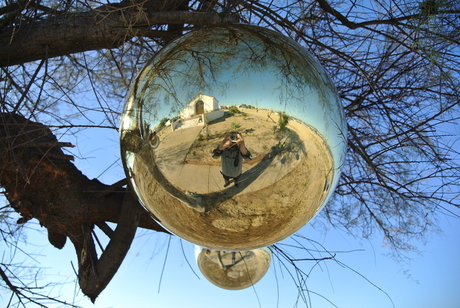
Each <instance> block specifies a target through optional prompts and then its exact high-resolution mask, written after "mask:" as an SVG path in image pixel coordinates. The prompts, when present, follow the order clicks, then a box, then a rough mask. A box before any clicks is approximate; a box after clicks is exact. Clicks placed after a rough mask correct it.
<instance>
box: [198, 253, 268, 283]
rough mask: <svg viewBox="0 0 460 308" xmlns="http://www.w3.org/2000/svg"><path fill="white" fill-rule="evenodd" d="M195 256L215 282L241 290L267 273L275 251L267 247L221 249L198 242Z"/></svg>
mask: <svg viewBox="0 0 460 308" xmlns="http://www.w3.org/2000/svg"><path fill="white" fill-rule="evenodd" d="M195 259H196V263H197V264H198V268H199V269H200V271H201V273H202V274H203V276H205V277H206V279H208V280H209V281H210V282H211V283H213V284H214V285H216V286H218V287H220V288H222V289H227V290H242V289H245V288H248V287H250V286H253V285H255V284H256V283H257V282H259V280H260V279H262V278H263V277H264V276H265V274H266V273H267V271H268V268H269V267H270V264H271V260H272V252H271V251H270V249H268V248H267V247H264V248H259V249H254V250H246V251H221V250H213V249H208V248H203V247H199V246H195Z"/></svg>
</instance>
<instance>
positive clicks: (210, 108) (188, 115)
mask: <svg viewBox="0 0 460 308" xmlns="http://www.w3.org/2000/svg"><path fill="white" fill-rule="evenodd" d="M223 116H224V111H223V110H220V109H219V101H218V100H217V99H216V98H215V97H214V96H210V95H206V94H201V93H200V94H197V95H196V96H195V97H194V98H192V99H191V100H190V101H189V102H188V103H187V107H185V108H184V109H182V110H181V112H180V118H179V119H177V120H176V121H174V122H173V123H172V124H171V128H172V130H173V131H176V130H178V129H184V128H188V127H194V126H204V125H205V124H207V123H208V122H210V121H213V120H216V119H218V118H221V117H223Z"/></svg>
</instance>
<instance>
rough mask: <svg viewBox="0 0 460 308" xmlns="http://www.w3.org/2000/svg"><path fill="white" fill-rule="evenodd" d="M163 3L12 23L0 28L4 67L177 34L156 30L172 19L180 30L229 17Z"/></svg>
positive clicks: (112, 6) (0, 56)
mask: <svg viewBox="0 0 460 308" xmlns="http://www.w3.org/2000/svg"><path fill="white" fill-rule="evenodd" d="M160 2H164V1H146V2H143V3H141V4H133V3H131V2H130V3H118V4H109V5H104V6H101V7H99V8H96V9H92V10H90V11H86V12H83V13H78V14H77V13H75V14H64V15H57V16H54V15H49V16H48V17H47V18H45V19H38V20H34V21H32V22H30V23H27V24H25V25H20V26H16V25H14V24H13V25H10V26H8V27H5V28H3V29H2V30H1V31H0V66H1V67H4V66H10V65H16V64H22V63H26V62H30V61H34V60H39V59H47V58H53V57H57V56H63V55H68V54H72V53H77V52H83V51H89V50H100V49H106V48H107V49H109V48H115V47H118V46H120V45H121V44H123V43H124V42H126V41H128V40H130V39H131V38H133V37H135V36H148V37H157V38H160V39H165V40H168V38H170V37H171V36H173V33H172V32H171V31H159V30H152V27H153V26H155V25H164V24H168V25H179V28H178V29H181V27H180V25H182V24H184V23H186V24H194V25H195V26H199V25H205V24H206V25H211V24H220V23H224V22H226V21H228V18H230V17H225V18H224V17H222V16H220V15H218V14H216V13H212V12H190V11H181V10H179V11H174V10H173V9H175V8H176V6H178V5H181V3H176V5H175V6H172V5H171V4H170V3H168V4H167V5H166V4H164V5H160ZM172 2H175V1H172ZM176 2H177V1H176ZM128 4H129V5H128ZM165 9H172V10H171V11H166V10H165ZM232 21H233V22H235V20H232ZM172 28H177V27H172ZM169 30H171V27H170V29H169ZM56 38H59V39H58V40H57V39H56Z"/></svg>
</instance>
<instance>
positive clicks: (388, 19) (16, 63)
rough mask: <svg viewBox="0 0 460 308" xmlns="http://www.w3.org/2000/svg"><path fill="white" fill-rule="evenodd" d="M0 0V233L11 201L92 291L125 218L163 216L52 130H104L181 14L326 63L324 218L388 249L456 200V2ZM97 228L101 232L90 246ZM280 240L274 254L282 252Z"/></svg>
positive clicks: (127, 223) (111, 262)
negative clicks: (84, 166)
mask: <svg viewBox="0 0 460 308" xmlns="http://www.w3.org/2000/svg"><path fill="white" fill-rule="evenodd" d="M1 3H2V4H1V7H0V66H1V73H0V84H1V87H0V102H1V108H2V109H1V113H0V156H1V160H0V162H1V163H0V184H1V187H2V189H3V190H2V194H3V195H4V196H5V198H6V199H5V200H7V203H8V204H9V205H10V206H9V207H4V208H2V216H1V217H2V226H1V230H2V235H3V238H4V241H6V239H7V238H8V237H9V236H12V234H14V233H15V232H16V231H15V230H16V227H15V226H14V224H12V223H11V217H14V216H15V215H17V214H15V213H14V212H13V211H12V210H14V211H15V212H17V213H19V214H20V215H21V218H20V219H19V220H18V222H19V223H25V222H27V221H28V220H31V219H36V220H38V221H39V222H40V224H41V225H42V226H43V227H44V228H46V230H47V231H48V238H49V241H50V243H51V244H52V245H54V246H55V247H57V248H61V247H62V246H63V245H64V244H65V242H66V239H67V238H68V239H69V240H70V241H71V242H72V243H73V245H74V246H75V249H76V254H77V256H78V278H79V283H80V287H81V289H82V290H83V292H84V293H85V294H86V295H87V296H88V297H90V298H91V299H92V300H93V301H94V300H95V298H96V297H97V296H98V295H99V294H100V292H102V290H103V289H104V287H105V286H106V285H107V283H108V282H109V281H110V279H111V278H112V277H113V275H114V274H115V272H116V270H117V268H118V266H119V265H120V264H121V262H122V260H123V257H124V255H125V253H126V251H127V250H128V249H129V246H130V244H131V242H132V238H133V234H134V231H135V230H136V228H138V227H141V228H147V229H151V230H156V231H159V232H164V230H163V229H162V228H161V227H160V226H158V225H157V224H156V223H155V222H154V221H153V220H151V219H150V217H149V216H148V214H147V213H145V212H144V211H143V209H142V208H141V207H140V205H139V204H137V201H135V199H134V197H133V194H132V193H130V192H129V190H128V189H126V186H125V185H126V181H125V180H123V179H121V180H120V182H118V183H115V184H112V183H107V184H104V183H101V182H100V181H98V180H97V179H93V180H91V179H89V178H87V177H86V176H85V175H84V174H83V173H82V172H80V171H79V170H78V169H77V168H76V167H75V165H74V164H73V159H75V155H76V154H73V152H70V151H69V150H63V148H64V149H65V148H69V147H70V146H71V144H69V143H67V142H65V140H66V139H68V138H70V137H71V136H74V135H75V136H78V134H79V133H80V132H81V131H82V130H90V129H95V130H116V129H117V126H118V121H119V119H118V115H119V113H120V112H121V105H122V104H123V103H124V97H125V96H126V94H127V90H128V86H129V85H130V84H131V82H132V81H133V80H134V78H135V75H136V72H137V70H138V69H140V68H141V67H142V66H143V65H144V64H145V63H146V61H148V59H149V58H150V57H151V56H152V55H154V54H155V53H156V52H158V50H160V49H161V48H162V47H163V46H164V45H165V44H167V43H168V42H170V41H171V40H173V39H175V38H177V37H179V36H180V35H182V34H183V33H185V32H187V31H189V30H191V29H193V28H197V27H204V26H212V25H217V24H218V25H222V24H225V23H234V22H241V23H248V24H256V25H259V26H262V27H267V28H270V29H273V30H275V31H278V32H280V33H283V34H284V35H286V36H289V37H290V38H292V39H293V40H294V41H296V42H298V43H299V44H301V45H302V46H304V47H305V48H306V49H308V50H309V51H311V52H312V53H313V54H314V55H315V56H316V57H317V58H318V60H319V61H320V62H321V64H322V65H323V66H324V67H325V69H326V70H327V71H328V73H329V74H330V76H331V77H332V79H333V81H334V83H335V85H336V87H337V89H338V92H339V94H340V96H341V99H342V102H343V105H344V108H345V112H346V117H347V122H348V135H347V139H348V147H349V151H348V156H347V161H346V164H345V166H344V169H343V174H342V177H341V179H340V182H339V186H338V189H337V190H336V193H335V195H334V198H333V200H331V201H330V202H329V204H328V205H327V207H326V208H325V209H324V210H323V212H322V215H323V218H324V220H322V222H324V224H331V225H333V226H336V227H343V228H345V229H346V230H348V231H349V232H351V233H354V234H356V235H357V236H360V237H370V236H372V235H374V234H380V233H383V234H384V235H385V241H386V242H387V243H388V244H389V245H391V246H392V248H393V249H394V251H395V253H396V254H397V255H399V254H400V253H403V252H404V251H405V250H411V249H415V248H414V247H412V246H410V243H412V242H413V240H414V239H418V240H423V239H425V238H426V237H427V236H428V235H429V234H430V233H432V232H434V231H438V228H437V224H436V217H437V215H438V214H439V213H440V211H450V212H455V211H457V208H458V207H459V201H458V200H459V198H458V191H459V190H460V187H459V186H460V178H459V174H460V168H459V166H458V163H457V162H458V154H459V153H458V152H456V150H455V149H454V148H453V142H454V139H453V138H452V136H450V135H449V133H448V130H449V128H450V127H451V126H452V125H454V124H455V123H456V122H457V121H458V119H459V116H458V114H459V104H458V101H459V81H458V80H459V67H460V66H459V65H458V63H459V60H460V59H459V51H460V50H459V43H458V42H460V37H459V28H460V21H459V18H460V5H459V3H458V2H456V1H450V0H447V1H444V0H424V1H413V0H398V1H393V2H378V1H368V2H363V3H357V2H346V1H341V0H331V1H326V0H316V1H296V0H292V1H289V0H286V1H253V0H248V1H243V0H234V1H207V0H203V1H198V0H197V1H184V0H175V1H165V0H148V1H137V0H131V1H127V0H126V1H125V0H123V1H120V2H115V3H109V2H107V3H105V4H104V3H101V2H91V1H71V2H69V1H52V0H49V1H26V2H24V1H14V0H13V1H5V0H4V1H2V2H1ZM90 96H93V97H95V99H94V100H92V99H91V100H90V99H87V98H88V97H90ZM61 140H63V141H62V142H61ZM76 146H77V148H78V144H76ZM133 205H135V206H133ZM120 217H123V219H120ZM7 218H9V220H8V219H7ZM108 222H114V223H116V224H117V227H116V229H115V230H112V228H111V227H109V224H108ZM96 227H97V228H98V229H100V230H102V231H103V233H105V234H106V235H107V236H108V238H109V239H110V241H109V244H108V245H107V247H104V248H103V253H100V254H98V253H97V249H96V246H97V245H98V244H97V243H98V241H97V236H96V235H95V233H94V232H93V231H94V229H95V228H96ZM8 243H12V242H8ZM277 247H278V249H277V253H276V254H275V256H279V257H280V258H281V259H283V258H284V259H285V260H290V262H294V264H295V262H296V261H295V260H297V259H296V258H294V257H290V256H289V254H287V253H285V252H283V246H277ZM320 259H321V258H320ZM12 263H13V262H12ZM12 263H11V264H12ZM15 271H16V269H15V268H14V267H12V266H11V265H9V264H7V263H2V264H0V274H1V277H2V280H3V283H4V286H5V287H7V288H9V289H10V290H11V292H12V293H13V295H14V296H15V297H16V298H17V299H18V301H20V302H21V301H27V296H28V295H27V294H25V293H24V292H23V291H21V290H20V289H19V288H18V284H19V283H17V280H15V278H14V277H15V276H17V274H16V273H17V272H15ZM305 277H306V276H305ZM299 290H302V288H300V289H299ZM23 303H24V302H23ZM24 305H25V304H24Z"/></svg>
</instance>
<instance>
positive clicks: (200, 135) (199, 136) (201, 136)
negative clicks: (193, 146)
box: [196, 134, 204, 141]
mask: <svg viewBox="0 0 460 308" xmlns="http://www.w3.org/2000/svg"><path fill="white" fill-rule="evenodd" d="M203 139H204V136H203V134H198V136H197V137H196V140H198V141H203Z"/></svg>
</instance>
